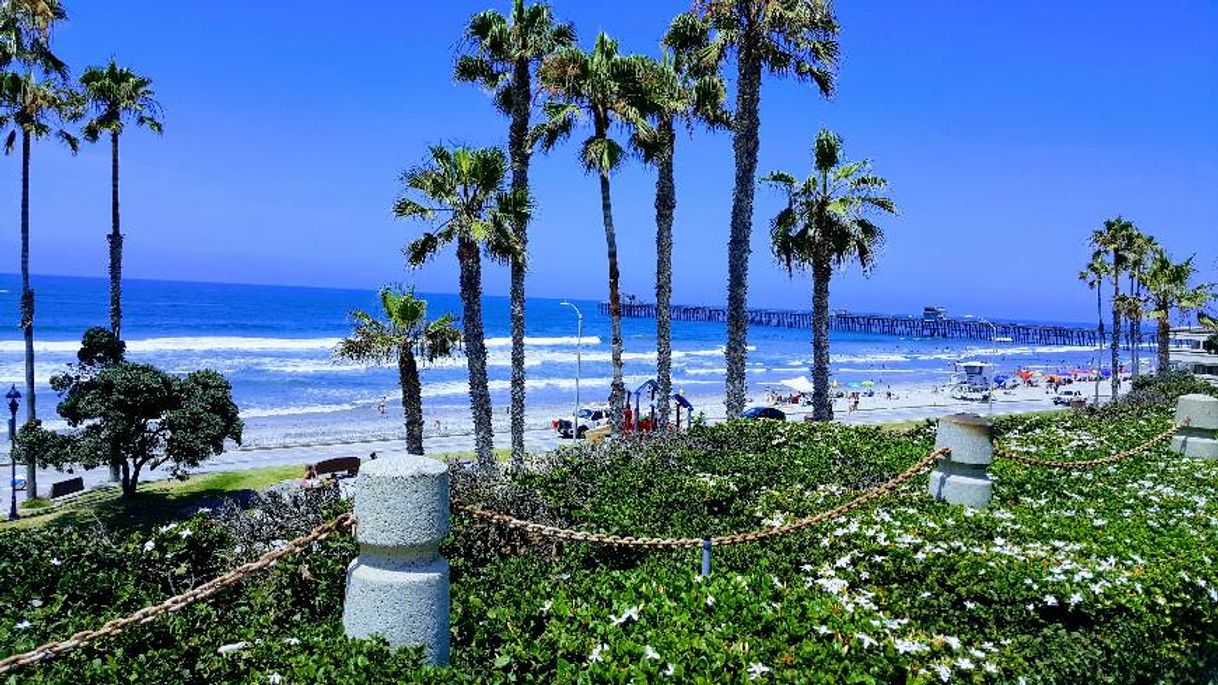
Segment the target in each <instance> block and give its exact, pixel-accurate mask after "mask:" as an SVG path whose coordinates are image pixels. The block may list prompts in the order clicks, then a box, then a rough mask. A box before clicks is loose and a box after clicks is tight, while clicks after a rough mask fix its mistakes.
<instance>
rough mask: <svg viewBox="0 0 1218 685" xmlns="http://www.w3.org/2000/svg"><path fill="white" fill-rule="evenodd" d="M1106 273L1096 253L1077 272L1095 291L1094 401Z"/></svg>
mask: <svg viewBox="0 0 1218 685" xmlns="http://www.w3.org/2000/svg"><path fill="white" fill-rule="evenodd" d="M1107 275H1108V262H1106V261H1104V259H1103V258H1102V257H1100V256H1098V255H1093V256H1092V258H1091V261H1089V262H1088V263H1087V267H1086V268H1084V269H1083V270H1082V271H1080V272H1078V280H1080V281H1082V282H1084V283H1086V284H1087V287H1088V288H1090V289H1092V290H1094V291H1095V314H1096V317H1097V322H1096V326H1095V339H1096V343H1097V344H1098V346H1099V347H1098V349H1097V350H1096V355H1095V365H1096V373H1095V402H1096V404H1099V401H1100V373H1099V367H1100V358H1101V357H1103V355H1104V278H1105V277H1106V276H1107Z"/></svg>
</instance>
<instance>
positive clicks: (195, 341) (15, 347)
mask: <svg viewBox="0 0 1218 685" xmlns="http://www.w3.org/2000/svg"><path fill="white" fill-rule="evenodd" d="M339 340H341V338H244V337H235V336H190V337H173V338H146V339H143V340H128V341H126V343H127V352H129V353H135V354H146V353H154V352H189V351H215V350H224V351H233V350H250V351H316V350H326V351H329V350H331V349H333V348H334V346H335V345H337V344H338V342H339ZM79 349H80V341H78V340H54V341H42V342H35V343H34V352H36V353H38V352H44V353H73V354H74V353H75V352H76V351H77V350H79ZM24 351H25V343H24V342H23V341H21V340H0V354H3V353H20V352H24Z"/></svg>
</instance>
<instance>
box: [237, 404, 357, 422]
mask: <svg viewBox="0 0 1218 685" xmlns="http://www.w3.org/2000/svg"><path fill="white" fill-rule="evenodd" d="M359 406H360V404H359V403H355V402H346V403H343V404H306V405H302V406H295V407H265V408H258V407H255V408H252V409H242V410H241V418H243V419H259V418H268V417H272V416H299V415H301V414H331V413H334V412H339V411H348V410H350V409H358V408H359Z"/></svg>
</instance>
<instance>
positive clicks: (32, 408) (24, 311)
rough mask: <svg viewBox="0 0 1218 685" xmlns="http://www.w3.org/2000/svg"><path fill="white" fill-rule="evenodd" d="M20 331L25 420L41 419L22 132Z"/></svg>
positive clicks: (30, 489)
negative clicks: (36, 392)
mask: <svg viewBox="0 0 1218 685" xmlns="http://www.w3.org/2000/svg"><path fill="white" fill-rule="evenodd" d="M21 331H22V333H23V334H24V336H25V420H26V421H27V422H29V421H35V420H37V419H38V405H37V403H36V402H35V401H34V291H33V290H31V289H30V132H29V131H25V130H23V131H22V132H21ZM25 496H26V499H33V498H35V497H37V496H38V464H37V463H36V460H35V459H34V458H33V457H31V458H30V461H29V463H27V464H26V465H25Z"/></svg>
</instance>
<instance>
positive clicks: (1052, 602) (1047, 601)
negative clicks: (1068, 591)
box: [1045, 595, 1057, 607]
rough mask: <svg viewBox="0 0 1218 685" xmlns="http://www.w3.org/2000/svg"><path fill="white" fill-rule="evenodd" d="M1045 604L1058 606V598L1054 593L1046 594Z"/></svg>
mask: <svg viewBox="0 0 1218 685" xmlns="http://www.w3.org/2000/svg"><path fill="white" fill-rule="evenodd" d="M1045 606H1051V607H1055V606H1057V598H1056V597H1054V596H1053V595H1045Z"/></svg>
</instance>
